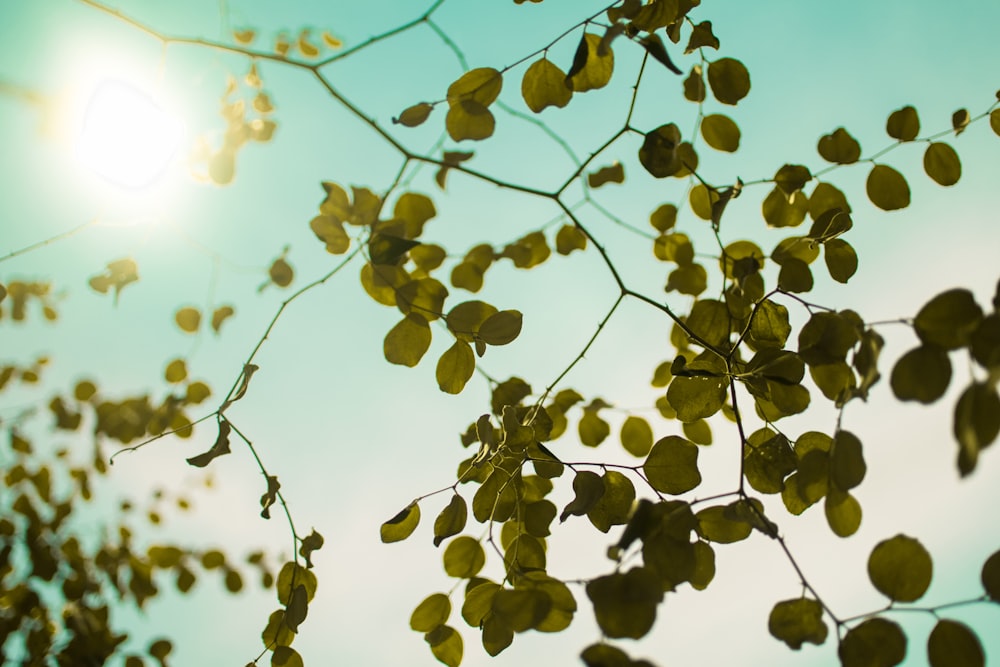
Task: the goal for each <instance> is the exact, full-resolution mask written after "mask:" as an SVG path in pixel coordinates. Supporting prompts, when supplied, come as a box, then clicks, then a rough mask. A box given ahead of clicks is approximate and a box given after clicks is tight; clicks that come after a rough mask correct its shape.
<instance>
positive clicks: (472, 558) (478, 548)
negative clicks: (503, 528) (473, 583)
mask: <svg viewBox="0 0 1000 667" xmlns="http://www.w3.org/2000/svg"><path fill="white" fill-rule="evenodd" d="M443 559H444V571H445V572H447V573H448V576H450V577H455V578H458V579H470V578H472V577H474V576H476V575H477V574H479V571H480V570H481V569H483V565H485V564H486V552H485V551H484V550H483V545H481V544H480V543H479V541H478V540H476V539H475V538H473V537H469V536H468V535H459V536H458V537H456V538H455V539H453V540H452V541H451V542H449V543H448V546H447V547H445V550H444V557H443Z"/></svg>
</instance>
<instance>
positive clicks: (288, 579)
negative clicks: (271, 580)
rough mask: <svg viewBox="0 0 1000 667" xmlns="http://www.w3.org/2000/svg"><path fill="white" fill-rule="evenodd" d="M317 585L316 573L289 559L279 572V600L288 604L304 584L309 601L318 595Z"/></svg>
mask: <svg viewBox="0 0 1000 667" xmlns="http://www.w3.org/2000/svg"><path fill="white" fill-rule="evenodd" d="M220 555H221V554H220ZM317 585H318V582H317V580H316V575H315V574H313V573H312V572H311V571H310V570H308V569H306V568H305V567H303V566H301V565H299V564H298V563H296V562H294V561H289V562H287V563H285V564H284V565H282V566H281V570H280V571H279V572H278V578H277V580H276V583H275V592H277V594H278V602H280V603H281V604H283V605H287V604H288V602H289V600H291V598H292V592H293V591H295V589H297V588H298V587H299V586H302V587H304V588H305V592H306V601H307V602H309V601H311V600H312V599H313V597H314V596H315V595H316V587H317Z"/></svg>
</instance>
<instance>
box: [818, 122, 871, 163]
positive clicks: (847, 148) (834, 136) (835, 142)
mask: <svg viewBox="0 0 1000 667" xmlns="http://www.w3.org/2000/svg"><path fill="white" fill-rule="evenodd" d="M816 150H817V151H819V154H820V157H822V158H823V159H824V160H826V161H827V162H833V163H835V164H853V163H855V162H857V161H858V159H860V158H861V144H859V143H858V141H857V139H855V138H854V137H852V136H851V135H850V134H848V132H847V130H845V129H844V128H842V127H838V128H837V129H836V130H834V131H833V132H831V133H830V134H827V135H824V136H822V137H820V140H819V145H818V146H817V147H816Z"/></svg>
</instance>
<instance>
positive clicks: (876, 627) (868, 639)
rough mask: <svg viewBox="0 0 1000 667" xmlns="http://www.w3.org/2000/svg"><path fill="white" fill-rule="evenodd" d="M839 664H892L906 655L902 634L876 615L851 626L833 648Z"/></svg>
mask: <svg viewBox="0 0 1000 667" xmlns="http://www.w3.org/2000/svg"><path fill="white" fill-rule="evenodd" d="M837 655H839V656H840V664H841V665H842V667H894V665H898V664H899V663H901V662H903V659H904V658H906V635H905V634H903V630H902V628H900V627H899V625H897V624H896V623H893V622H892V621H890V620H887V619H884V618H881V617H879V616H876V617H874V618H869V619H868V620H867V621H864V622H863V623H861V624H860V625H857V626H855V627H853V628H851V629H850V630H849V631H848V632H847V634H846V635H845V636H844V638H843V640H841V642H840V647H839V648H838V649H837Z"/></svg>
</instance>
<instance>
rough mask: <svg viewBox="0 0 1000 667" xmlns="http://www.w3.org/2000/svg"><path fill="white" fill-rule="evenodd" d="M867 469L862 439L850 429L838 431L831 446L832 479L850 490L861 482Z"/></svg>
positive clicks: (844, 489)
mask: <svg viewBox="0 0 1000 667" xmlns="http://www.w3.org/2000/svg"><path fill="white" fill-rule="evenodd" d="M867 470H868V467H867V466H866V465H865V457H864V454H863V453H862V448H861V441H860V440H858V438H857V436H855V435H854V434H853V433H851V432H849V431H837V433H836V434H835V435H834V436H833V446H832V447H831V448H830V480H831V481H832V482H833V483H834V484H836V485H837V488H838V489H840V490H841V491H849V490H851V489H853V488H854V487H856V486H858V485H859V484H861V481H862V480H863V479H864V478H865V473H866V472H867Z"/></svg>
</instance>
